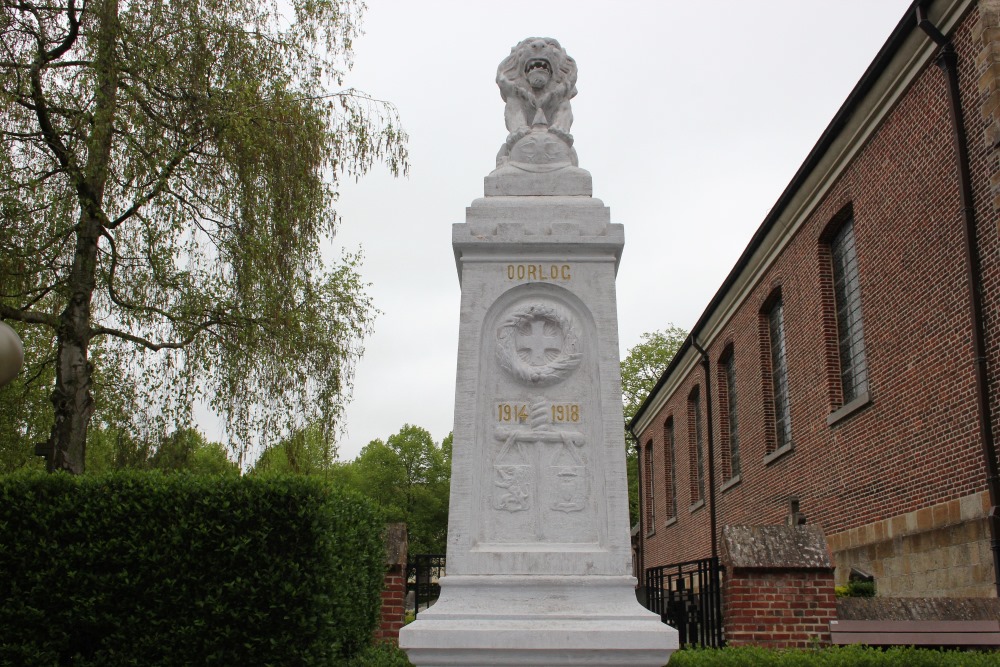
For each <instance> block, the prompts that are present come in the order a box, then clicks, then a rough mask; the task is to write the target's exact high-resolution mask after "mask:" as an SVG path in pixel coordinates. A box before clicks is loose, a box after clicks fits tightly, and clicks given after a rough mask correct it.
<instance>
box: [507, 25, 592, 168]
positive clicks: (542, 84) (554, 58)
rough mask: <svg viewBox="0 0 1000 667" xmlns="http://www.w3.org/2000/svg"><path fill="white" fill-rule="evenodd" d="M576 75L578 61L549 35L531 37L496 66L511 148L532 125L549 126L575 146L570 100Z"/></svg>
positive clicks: (557, 134) (574, 86) (527, 132)
mask: <svg viewBox="0 0 1000 667" xmlns="http://www.w3.org/2000/svg"><path fill="white" fill-rule="evenodd" d="M576 75H577V72H576V61H575V60H573V59H572V58H570V57H569V56H568V55H567V54H566V51H565V50H564V49H563V48H562V47H561V46H560V45H559V42H558V41H556V40H554V39H551V38H549V37H529V38H528V39H525V40H522V41H521V42H520V43H519V44H518V45H517V46H515V47H514V48H512V49H511V50H510V55H509V56H507V57H506V58H505V59H504V60H503V62H501V63H500V66H499V67H498V68H497V85H498V86H499V87H500V96H501V97H502V98H503V100H504V102H506V108H505V109H504V120H505V121H506V123H507V131H508V132H509V133H510V134H509V135H508V136H507V142H506V146H505V148H506V149H507V150H508V151H509V150H510V148H511V147H512V146H513V145H514V144H515V143H517V141H518V140H519V139H521V138H522V137H524V136H526V135H527V134H529V133H530V132H531V128H532V126H547V128H548V131H549V132H551V133H552V134H555V135H556V136H558V137H560V138H562V139H563V140H564V141H566V143H567V144H568V145H570V146H572V144H573V137H572V136H571V135H570V134H569V130H570V126H571V125H572V124H573V110H572V108H571V107H570V104H569V101H570V100H571V99H572V98H573V97H574V96H576ZM501 152H503V149H501Z"/></svg>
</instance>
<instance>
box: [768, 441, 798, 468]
mask: <svg viewBox="0 0 1000 667" xmlns="http://www.w3.org/2000/svg"><path fill="white" fill-rule="evenodd" d="M793 451H795V450H794V449H792V445H791V443H789V444H787V445H785V446H784V447H782V448H781V449H776V450H774V451H773V452H771V453H770V454H768V455H767V456H765V457H764V465H766V466H769V465H771V464H772V463H774V462H775V461H777V460H778V459H780V458H781V457H782V456H784V455H785V454H788V453H790V452H793Z"/></svg>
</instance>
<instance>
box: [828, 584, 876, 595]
mask: <svg viewBox="0 0 1000 667" xmlns="http://www.w3.org/2000/svg"><path fill="white" fill-rule="evenodd" d="M834 592H835V593H836V594H837V597H839V598H873V597H875V594H876V591H875V582H874V581H848V582H847V583H846V584H845V585H843V586H837V587H836V588H835V589H834Z"/></svg>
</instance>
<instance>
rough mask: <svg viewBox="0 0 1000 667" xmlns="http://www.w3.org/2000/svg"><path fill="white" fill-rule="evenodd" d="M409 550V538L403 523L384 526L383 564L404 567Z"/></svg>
mask: <svg viewBox="0 0 1000 667" xmlns="http://www.w3.org/2000/svg"><path fill="white" fill-rule="evenodd" d="M409 550H410V539H409V536H408V535H407V533H406V524H405V523H390V524H387V525H386V527H385V564H386V565H387V566H388V567H393V566H401V567H402V568H403V569H404V570H405V569H406V559H407V557H408V555H409V554H408V552H409Z"/></svg>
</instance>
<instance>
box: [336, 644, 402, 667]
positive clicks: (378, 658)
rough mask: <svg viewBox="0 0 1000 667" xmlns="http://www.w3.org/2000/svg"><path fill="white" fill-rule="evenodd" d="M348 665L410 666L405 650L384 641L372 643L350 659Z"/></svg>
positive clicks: (351, 666)
mask: <svg viewBox="0 0 1000 667" xmlns="http://www.w3.org/2000/svg"><path fill="white" fill-rule="evenodd" d="M350 667H412V663H411V662H410V661H409V659H407V657H406V652H404V651H403V649H401V648H399V647H398V646H396V645H394V644H391V643H388V642H384V643H379V644H374V645H372V646H370V647H368V648H367V649H365V650H364V651H362V652H361V653H360V654H359V655H357V656H355V658H354V659H352V660H351V661H350Z"/></svg>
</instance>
